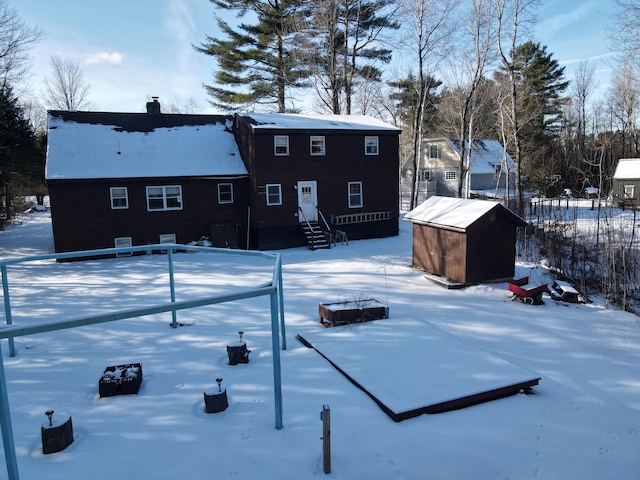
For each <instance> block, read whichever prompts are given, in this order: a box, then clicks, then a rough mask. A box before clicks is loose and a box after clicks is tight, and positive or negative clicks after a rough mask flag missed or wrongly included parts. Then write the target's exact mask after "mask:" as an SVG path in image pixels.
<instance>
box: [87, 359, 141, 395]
mask: <svg viewBox="0 0 640 480" xmlns="http://www.w3.org/2000/svg"><path fill="white" fill-rule="evenodd" d="M141 383H142V365H141V364H139V363H127V364H124V365H113V366H111V367H107V368H105V369H104V372H102V377H100V380H99V382H98V392H99V393H100V396H101V397H112V396H113V395H132V394H137V393H138V390H140V384H141Z"/></svg>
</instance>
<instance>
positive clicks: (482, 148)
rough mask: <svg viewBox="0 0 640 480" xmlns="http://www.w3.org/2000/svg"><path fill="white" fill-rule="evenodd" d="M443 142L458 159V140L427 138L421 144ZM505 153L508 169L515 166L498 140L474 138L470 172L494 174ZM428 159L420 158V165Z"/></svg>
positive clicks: (408, 161) (406, 161) (405, 166)
mask: <svg viewBox="0 0 640 480" xmlns="http://www.w3.org/2000/svg"><path fill="white" fill-rule="evenodd" d="M434 143H440V144H441V143H445V144H446V145H448V146H449V148H451V150H452V151H453V153H454V154H455V156H456V157H457V159H458V160H459V159H460V142H458V141H456V140H453V139H451V138H448V137H438V138H427V139H425V140H424V141H423V144H434ZM503 155H506V159H507V165H508V166H509V169H512V168H514V167H515V165H516V164H515V162H514V161H513V159H512V158H511V155H509V154H508V153H507V152H506V151H505V149H504V147H503V146H502V144H501V143H500V142H499V141H498V140H474V141H473V150H472V152H471V169H470V171H471V173H472V174H494V173H495V165H496V164H500V163H501V162H502V156H503ZM426 160H428V158H427V157H426V156H425V158H424V159H423V160H422V165H424V162H425V161H426ZM410 161H411V156H408V157H407V158H406V159H405V161H404V162H403V168H407V165H409V164H410Z"/></svg>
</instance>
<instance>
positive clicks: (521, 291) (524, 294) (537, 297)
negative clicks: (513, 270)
mask: <svg viewBox="0 0 640 480" xmlns="http://www.w3.org/2000/svg"><path fill="white" fill-rule="evenodd" d="M527 283H529V277H522V278H514V279H513V280H510V281H509V291H510V292H511V293H513V295H514V298H513V299H514V300H518V301H519V302H523V303H526V304H528V305H542V294H543V293H544V292H547V293H548V292H549V287H547V284H546V283H545V284H543V285H539V286H537V287H534V288H523V286H524V285H526V284H527Z"/></svg>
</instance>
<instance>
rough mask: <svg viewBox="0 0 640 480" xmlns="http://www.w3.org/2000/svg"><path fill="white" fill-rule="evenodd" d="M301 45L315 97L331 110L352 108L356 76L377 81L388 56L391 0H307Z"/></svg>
mask: <svg viewBox="0 0 640 480" xmlns="http://www.w3.org/2000/svg"><path fill="white" fill-rule="evenodd" d="M307 4H308V10H307V11H306V27H305V28H306V32H307V34H306V35H305V40H306V44H305V51H306V55H307V58H308V63H309V67H310V68H311V69H312V70H313V78H314V81H315V88H316V92H317V93H318V96H319V98H320V102H321V103H322V104H323V105H324V106H325V107H326V108H327V109H328V110H331V112H332V113H334V114H339V113H346V114H347V115H349V114H351V113H352V99H353V97H354V94H355V89H356V86H357V84H358V82H359V81H360V80H363V79H364V80H367V81H379V80H380V77H381V75H382V72H381V70H380V65H382V64H386V63H388V62H389V61H390V60H391V53H392V52H391V50H390V49H388V48H385V47H383V44H384V42H383V41H382V40H383V39H382V36H383V33H384V32H385V30H388V29H397V28H399V24H398V23H397V22H396V21H395V20H394V13H395V11H394V9H395V2H394V1H393V0H317V1H314V2H307Z"/></svg>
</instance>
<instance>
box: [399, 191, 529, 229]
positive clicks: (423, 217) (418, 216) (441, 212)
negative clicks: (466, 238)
mask: <svg viewBox="0 0 640 480" xmlns="http://www.w3.org/2000/svg"><path fill="white" fill-rule="evenodd" d="M495 208H501V209H503V210H504V211H505V212H508V214H509V215H510V216H512V217H513V219H514V223H516V224H517V225H519V226H524V225H526V223H527V222H525V221H524V220H523V219H522V218H521V217H519V216H518V215H516V214H515V213H513V212H511V211H510V210H508V209H506V208H505V207H503V206H502V205H501V204H500V203H498V202H492V201H488V200H471V199H465V198H453V197H438V196H434V197H431V198H429V199H428V200H426V201H425V202H423V203H421V204H420V205H418V206H417V207H416V208H414V209H413V210H411V211H410V212H409V213H407V214H406V215H405V217H404V219H405V220H408V221H411V222H413V223H418V224H421V225H432V226H438V227H444V228H449V229H457V230H466V229H467V228H468V227H469V226H471V225H472V224H473V223H475V222H476V221H477V220H479V219H480V218H482V217H483V216H484V215H485V214H487V213H489V212H490V211H491V210H493V209H495Z"/></svg>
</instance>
